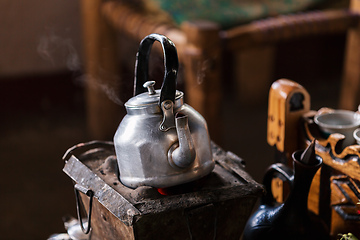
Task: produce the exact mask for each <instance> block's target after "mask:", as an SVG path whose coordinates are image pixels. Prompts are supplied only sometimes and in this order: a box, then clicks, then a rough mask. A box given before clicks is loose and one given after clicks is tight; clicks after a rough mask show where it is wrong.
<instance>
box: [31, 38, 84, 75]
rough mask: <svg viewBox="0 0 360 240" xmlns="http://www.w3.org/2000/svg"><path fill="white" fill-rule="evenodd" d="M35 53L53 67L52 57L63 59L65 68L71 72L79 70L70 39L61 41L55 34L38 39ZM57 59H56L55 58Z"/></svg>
mask: <svg viewBox="0 0 360 240" xmlns="http://www.w3.org/2000/svg"><path fill="white" fill-rule="evenodd" d="M37 51H38V53H39V55H40V57H42V58H43V59H44V60H47V61H49V62H51V64H53V65H55V58H54V56H56V55H57V57H58V58H60V59H64V61H65V63H66V66H67V68H68V69H69V70H71V71H79V70H80V60H79V55H78V54H77V52H76V49H75V47H74V44H73V41H72V39H70V38H66V39H63V38H61V37H58V36H56V35H55V34H48V35H46V36H42V37H40V40H39V44H38V46H37ZM56 59H57V58H56Z"/></svg>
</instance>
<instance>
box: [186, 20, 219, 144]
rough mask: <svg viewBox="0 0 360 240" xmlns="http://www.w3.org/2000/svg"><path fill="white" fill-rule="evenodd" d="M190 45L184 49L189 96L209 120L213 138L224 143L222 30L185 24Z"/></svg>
mask: <svg viewBox="0 0 360 240" xmlns="http://www.w3.org/2000/svg"><path fill="white" fill-rule="evenodd" d="M182 29H183V31H184V32H185V34H186V36H187V39H188V44H187V46H186V49H185V50H184V52H185V53H184V56H183V59H184V61H183V63H184V71H185V91H186V92H185V94H186V95H185V97H186V101H187V103H188V104H189V105H190V106H192V107H193V108H195V109H196V110H197V111H198V112H199V113H200V114H201V115H202V116H203V117H204V118H205V119H206V121H207V124H208V127H209V132H210V136H211V139H212V140H214V141H216V142H218V143H219V142H220V141H221V140H220V133H221V112H220V110H221V97H222V81H221V69H222V67H221V63H222V59H221V57H222V51H221V42H220V36H219V30H220V28H219V27H218V25H216V24H215V23H212V22H204V21H200V22H186V23H184V24H183V25H182Z"/></svg>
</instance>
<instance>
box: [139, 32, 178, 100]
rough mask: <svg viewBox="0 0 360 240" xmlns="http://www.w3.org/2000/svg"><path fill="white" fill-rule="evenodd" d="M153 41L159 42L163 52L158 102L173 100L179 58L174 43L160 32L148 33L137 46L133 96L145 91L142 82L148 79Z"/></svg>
mask: <svg viewBox="0 0 360 240" xmlns="http://www.w3.org/2000/svg"><path fill="white" fill-rule="evenodd" d="M154 41H158V42H160V44H161V46H162V49H163V52H164V66H165V73H164V80H163V83H162V86H161V93H160V102H159V103H162V102H163V101H165V100H171V101H172V102H174V101H175V93H176V77H177V72H178V68H179V60H178V56H177V51H176V48H175V45H174V43H173V42H172V41H171V40H170V39H168V38H167V37H165V36H164V35H160V34H156V33H153V34H150V35H148V36H146V37H145V38H144V39H143V40H142V41H141V42H140V46H139V50H138V53H137V55H136V63H135V83H134V85H135V86H134V96H136V95H138V94H140V93H143V92H146V91H147V90H146V89H145V88H144V87H143V84H144V83H145V82H147V81H148V72H149V55H150V50H151V47H152V45H153V43H154Z"/></svg>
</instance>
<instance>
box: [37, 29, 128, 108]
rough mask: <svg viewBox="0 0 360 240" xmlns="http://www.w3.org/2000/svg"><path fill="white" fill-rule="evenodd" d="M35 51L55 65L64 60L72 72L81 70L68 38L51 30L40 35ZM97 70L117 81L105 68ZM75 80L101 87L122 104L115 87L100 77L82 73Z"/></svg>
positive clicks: (111, 97)
mask: <svg viewBox="0 0 360 240" xmlns="http://www.w3.org/2000/svg"><path fill="white" fill-rule="evenodd" d="M37 52H38V53H39V55H40V57H41V58H43V59H44V60H46V61H49V62H50V63H51V64H52V65H55V64H56V63H58V61H64V62H63V63H65V65H66V67H67V69H68V70H70V71H72V72H80V71H81V68H82V65H81V63H80V58H79V54H78V53H77V51H76V49H75V47H74V43H73V41H72V39H70V38H61V37H59V36H57V35H56V34H54V33H53V32H51V31H48V32H47V34H46V35H44V36H41V37H40V39H39V44H38V46H37ZM59 59H60V60H59ZM99 72H100V74H101V76H104V77H105V78H106V79H108V80H109V79H110V80H111V82H113V83H119V79H117V76H111V74H110V73H108V72H106V71H105V70H100V71H99ZM75 81H76V83H77V84H81V85H83V86H85V85H86V86H88V87H90V88H96V89H101V90H102V91H103V92H104V93H105V94H106V95H107V96H108V98H109V99H110V100H111V101H113V102H114V103H116V104H118V105H123V102H122V101H121V100H120V99H119V97H118V96H117V93H116V89H117V88H116V87H113V86H110V84H108V83H105V82H104V81H102V80H101V79H100V78H97V77H94V76H90V75H88V74H83V75H81V76H79V77H77V78H76V79H75Z"/></svg>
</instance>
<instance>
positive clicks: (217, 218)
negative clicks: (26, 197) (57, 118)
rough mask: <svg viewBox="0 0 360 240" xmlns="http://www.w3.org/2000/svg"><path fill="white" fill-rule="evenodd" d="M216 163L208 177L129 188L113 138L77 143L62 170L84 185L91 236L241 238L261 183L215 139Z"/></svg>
mask: <svg viewBox="0 0 360 240" xmlns="http://www.w3.org/2000/svg"><path fill="white" fill-rule="evenodd" d="M212 151H213V157H214V160H215V162H216V165H215V168H214V170H213V172H212V173H211V174H209V175H208V176H206V177H204V178H202V179H200V180H197V181H195V182H192V183H189V184H185V185H183V186H179V187H176V188H169V189H166V190H164V189H161V190H162V191H163V192H167V193H168V195H162V194H160V193H159V192H161V190H158V189H155V188H152V187H138V188H136V189H130V188H127V187H125V186H124V185H122V184H121V182H120V181H119V179H118V174H117V172H118V170H117V164H116V156H115V152H114V146H113V144H112V143H111V142H89V143H85V144H79V145H77V146H75V147H73V148H71V149H69V151H68V152H67V153H66V154H65V157H64V159H65V162H66V163H65V167H64V169H63V170H64V172H65V173H66V174H67V175H68V176H69V177H70V178H71V179H72V180H73V181H74V183H75V187H76V189H83V191H82V192H83V193H81V199H82V201H83V203H84V206H85V208H86V211H89V202H90V201H89V197H88V196H87V195H86V194H84V193H86V191H89V190H90V191H92V192H93V194H94V200H93V203H92V207H91V208H92V210H91V211H92V213H91V217H90V218H91V229H92V230H91V239H181V240H184V239H239V238H240V237H241V234H242V231H243V228H244V226H245V224H246V222H247V220H248V218H249V216H250V214H251V212H252V209H253V207H254V205H255V203H256V201H257V199H258V198H259V197H260V196H261V195H262V193H263V189H262V186H261V185H259V184H258V183H256V182H255V181H254V180H253V179H252V178H251V177H250V176H249V175H248V174H247V173H246V172H245V171H244V168H243V167H244V166H243V161H242V160H241V159H240V158H239V157H237V156H236V155H235V154H233V153H231V152H225V151H223V150H222V149H220V148H219V147H218V146H216V145H215V144H212Z"/></svg>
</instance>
